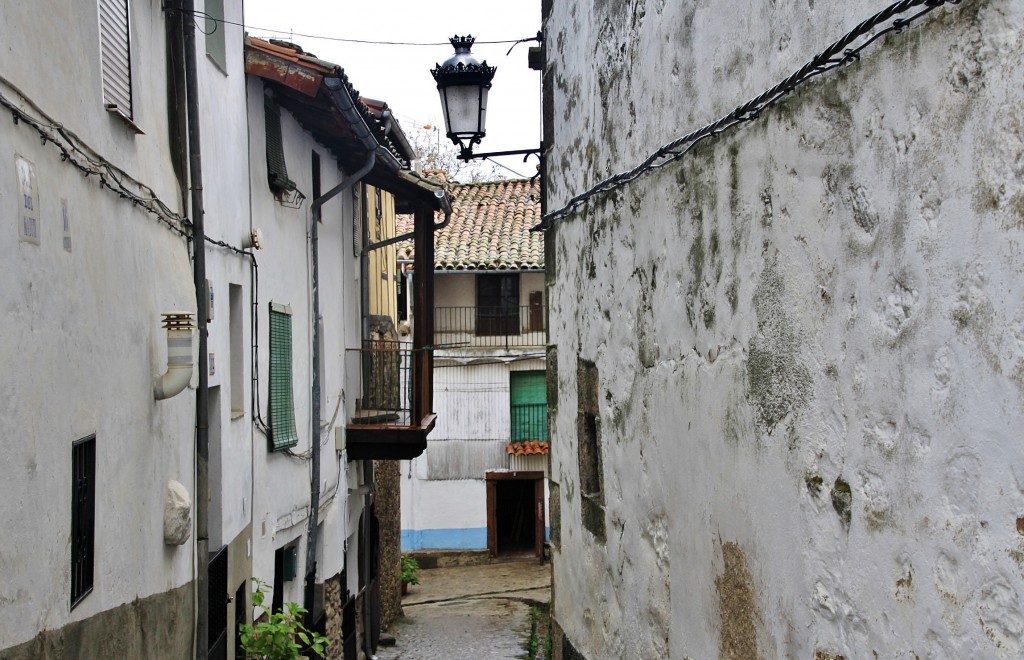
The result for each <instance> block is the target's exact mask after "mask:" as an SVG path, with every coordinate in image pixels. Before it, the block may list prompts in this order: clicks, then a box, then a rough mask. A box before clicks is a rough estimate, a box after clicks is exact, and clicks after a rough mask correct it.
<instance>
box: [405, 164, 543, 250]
mask: <svg viewBox="0 0 1024 660" xmlns="http://www.w3.org/2000/svg"><path fill="white" fill-rule="evenodd" d="M448 192H449V194H450V195H451V196H452V198H453V202H452V218H451V222H450V223H449V224H448V226H447V227H445V228H444V229H441V230H439V231H437V232H435V233H434V262H435V263H434V267H435V268H436V269H437V270H542V269H543V268H544V235H543V233H541V232H531V231H530V227H533V226H535V225H536V224H538V223H539V222H540V182H539V181H536V180H533V181H531V180H529V179H514V180H509V181H488V182H485V183H468V184H452V185H450V186H449V188H448ZM442 219H443V216H440V215H439V216H438V222H440V221H441V220H442ZM398 225H399V226H398V229H399V233H406V232H411V231H412V229H413V220H412V216H399V218H398ZM399 258H400V259H412V258H413V248H412V241H406V242H404V243H402V244H401V245H400V246H399Z"/></svg>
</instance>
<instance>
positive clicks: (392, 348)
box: [348, 341, 429, 427]
mask: <svg viewBox="0 0 1024 660" xmlns="http://www.w3.org/2000/svg"><path fill="white" fill-rule="evenodd" d="M348 354H349V359H350V360H351V359H352V358H353V357H354V358H356V359H357V360H358V362H357V364H351V363H350V366H351V367H355V368H358V371H359V389H358V392H359V394H358V396H357V399H356V413H355V415H354V416H353V418H352V424H353V425H359V426H363V425H365V426H379V427H413V426H417V425H419V424H420V422H421V417H422V415H420V414H419V413H420V409H421V408H423V401H424V397H426V400H427V401H429V393H424V392H422V391H420V390H421V389H422V388H421V387H420V388H418V387H417V385H416V383H417V380H416V375H418V374H420V373H424V370H427V372H429V360H428V359H425V358H429V354H428V352H427V351H425V350H424V349H414V348H413V347H412V344H411V343H406V342H397V341H367V342H364V343H363V348H359V349H349V350H348Z"/></svg>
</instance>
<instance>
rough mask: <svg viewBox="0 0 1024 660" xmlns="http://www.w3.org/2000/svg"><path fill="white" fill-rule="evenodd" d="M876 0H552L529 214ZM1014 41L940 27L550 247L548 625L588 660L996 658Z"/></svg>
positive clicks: (980, 5)
mask: <svg viewBox="0 0 1024 660" xmlns="http://www.w3.org/2000/svg"><path fill="white" fill-rule="evenodd" d="M885 4H886V3H868V6H866V5H865V4H864V3H847V2H839V1H838V0H815V1H814V2H796V1H786V2H783V1H780V2H772V3H755V2H747V3H740V4H735V3H734V4H731V5H728V6H723V5H722V4H721V3H712V2H708V1H703V0H702V1H689V2H683V3H665V2H660V1H656V0H650V1H646V2H645V1H643V0H640V1H636V0H634V1H631V2H628V3H625V5H623V4H621V3H611V2H596V3H591V2H578V1H573V0H556V1H555V2H553V3H552V5H553V7H552V9H551V13H550V15H549V17H548V21H547V23H546V37H547V47H548V51H547V52H548V58H549V63H548V66H549V69H548V72H547V76H548V77H549V83H550V86H549V87H548V90H549V93H552V94H553V96H552V99H551V100H552V102H553V110H554V112H553V118H554V124H553V131H554V138H555V139H554V147H553V153H552V154H551V158H550V159H549V161H548V162H549V167H548V172H549V181H548V182H547V184H548V185H547V194H548V200H549V204H548V208H549V209H552V210H553V209H556V208H558V207H559V205H560V204H561V203H562V202H564V201H565V200H567V199H568V198H569V197H571V196H572V195H575V194H577V193H579V192H582V191H584V190H586V189H587V188H588V187H589V186H590V185H591V184H593V183H594V182H596V181H597V180H598V179H599V178H603V177H605V176H608V175H611V174H613V173H615V172H619V171H622V170H625V169H628V168H630V167H632V166H633V165H635V164H637V163H639V162H640V161H641V160H642V159H643V158H644V157H645V156H646V155H647V154H648V153H650V152H652V151H654V150H655V149H656V148H657V147H658V146H660V145H662V144H664V143H666V142H668V141H669V140H671V139H673V138H675V137H678V136H680V135H683V134H685V133H687V132H689V131H691V130H693V129H695V128H697V127H699V126H701V125H703V124H705V123H707V122H708V121H710V120H712V119H715V118H717V117H719V116H721V115H724V114H726V113H728V112H729V111H730V110H731V109H732V108H734V107H736V106H737V105H739V104H740V103H741V102H742V101H745V100H746V99H748V98H752V97H753V96H756V95H757V94H759V93H760V92H761V91H763V90H765V89H767V88H768V87H770V86H771V85H773V84H774V83H775V82H777V81H778V80H780V79H782V78H783V77H785V76H786V75H788V74H789V73H790V72H792V71H794V70H796V69H797V68H799V67H800V66H801V65H803V63H804V62H805V61H806V60H808V59H809V58H810V57H811V56H812V55H813V54H814V53H816V52H818V51H820V50H821V49H823V48H824V46H826V45H827V44H828V43H830V42H831V41H833V40H835V39H837V38H838V37H839V36H841V34H843V33H844V32H845V31H847V30H849V29H850V28H852V27H853V26H854V25H856V24H857V23H859V22H860V21H861V20H863V19H865V18H867V16H868V15H870V14H871V13H872V11H874V10H877V9H878V8H881V7H882V6H883V5H885ZM1022 27H1024V6H1022V5H1021V4H1020V3H1017V2H1012V1H1009V0H990V1H978V2H965V3H963V4H961V5H960V6H958V7H954V6H952V5H951V6H949V7H947V8H944V9H939V10H937V11H936V12H934V14H933V15H932V16H931V17H930V18H929V19H928V20H926V21H925V22H924V23H923V25H922V26H920V27H915V28H913V29H912V30H909V31H907V32H906V33H904V34H901V35H892V36H890V37H888V38H886V39H883V40H881V41H879V42H877V43H876V44H875V45H874V46H873V47H872V48H870V49H869V50H868V51H866V52H865V53H864V56H863V58H862V60H861V61H860V62H859V63H857V64H856V65H854V66H852V67H850V68H848V69H846V70H844V71H842V72H838V73H831V74H826V75H825V76H823V77H822V78H821V79H820V80H819V81H818V82H816V83H814V84H812V85H809V86H807V87H805V88H803V89H801V90H800V91H798V92H797V93H796V94H795V95H793V96H792V97H790V98H789V99H787V100H786V102H785V103H784V104H783V105H782V106H781V107H779V108H777V109H774V110H771V111H768V112H766V113H765V115H764V116H763V117H762V119H761V120H760V121H759V122H757V123H755V124H752V125H749V126H746V127H744V128H742V129H740V130H738V131H736V132H734V133H730V134H727V135H722V136H720V137H718V138H717V140H716V141H714V142H712V143H710V144H708V145H706V146H702V147H701V148H699V149H697V150H696V151H694V152H693V153H692V154H691V155H690V156H689V157H687V158H686V159H685V160H683V161H682V162H680V163H677V164H675V165H672V166H669V167H667V168H665V169H663V170H660V171H659V172H658V173H655V174H651V175H648V176H645V177H643V178H642V179H640V180H639V181H637V182H635V183H634V184H632V185H630V186H628V187H626V188H624V189H623V190H622V191H621V192H619V193H617V194H613V195H609V196H607V197H605V198H603V199H602V200H600V201H595V202H592V203H591V204H589V205H588V206H587V207H585V208H584V209H583V211H581V212H580V213H577V214H575V215H574V216H572V217H571V218H570V219H568V220H566V221H565V222H562V223H560V224H559V225H558V227H557V229H556V230H554V231H551V232H549V233H548V235H547V241H548V242H549V244H551V248H552V249H551V250H550V251H549V270H550V272H551V274H552V275H553V277H554V284H553V285H552V287H551V288H550V290H549V294H550V299H549V305H550V315H551V325H552V330H551V341H552V343H553V344H555V345H556V346H557V379H558V381H557V382H558V407H557V412H556V413H555V415H554V418H553V420H554V434H553V438H552V447H553V452H554V453H553V458H552V471H553V474H552V480H553V483H554V484H555V485H556V486H557V490H555V492H556V497H558V504H559V505H560V518H559V519H560V523H561V524H560V528H559V529H558V530H557V531H554V530H553V536H555V537H557V538H558V542H557V543H556V550H555V553H554V567H555V570H554V582H555V588H554V593H555V595H556V600H555V603H554V615H555V618H556V619H557V621H558V623H559V624H560V626H561V628H562V629H563V630H564V631H565V634H566V636H567V637H568V639H569V640H570V641H571V643H572V644H573V646H574V647H575V648H576V649H578V650H579V651H580V652H581V653H582V654H583V655H584V656H585V657H588V658H594V659H596V658H609V657H643V658H648V657H670V656H671V657H678V658H686V657H692V658H707V657H764V658H791V657H801V658H810V657H816V653H820V655H819V656H817V657H825V658H832V657H838V656H843V657H847V658H863V657H875V655H877V657H883V658H894V657H922V658H925V657H932V658H951V657H990V658H1016V657H1020V654H1021V653H1022V652H1024V615H1022V614H1021V610H1022V608H1021V604H1022V601H1021V599H1022V598H1024V579H1022V576H1024V569H1022V565H1024V521H1022V518H1021V516H1022V512H1024V489H1022V488H1021V485H1020V484H1021V478H1022V477H1021V475H1022V474H1024V452H1022V450H1021V445H1020V428H1021V426H1022V423H1024V385H1022V383H1024V380H1022V377H1021V374H1022V372H1024V367H1022V365H1024V344H1022V341H1021V338H1022V337H1024V316H1022V313H1021V309H1022V302H1024V300H1022V298H1024V287H1022V285H1021V281H1020V275H1021V263H1022V258H1024V253H1022V239H1024V233H1022V229H1024V214H1022V209H1024V205H1022V200H1024V174H1022V169H1021V159H1022V157H1024V142H1022V137H1021V122H1022V119H1024V106H1022V102H1021V98H1022V97H1021V88H1022V85H1024V66H1022V64H1021V58H1020V53H1021V51H1022V48H1024V32H1022ZM552 258H553V263H552ZM578 359H580V360H589V361H593V362H594V363H595V364H596V367H597V370H598V372H599V377H598V379H597V387H598V394H599V396H598V397H597V399H598V401H599V415H598V424H599V429H600V431H599V433H600V438H601V442H602V445H603V466H604V468H603V480H604V489H603V492H604V498H605V504H606V510H605V514H604V516H605V517H604V519H605V521H606V524H607V541H606V542H605V543H599V542H597V541H596V540H595V538H594V536H593V535H592V534H591V533H590V532H589V531H587V530H586V529H584V527H583V526H582V524H581V508H580V501H581V494H580V487H579V478H578V456H577V413H578V397H577V374H578ZM873 654H875V655H873Z"/></svg>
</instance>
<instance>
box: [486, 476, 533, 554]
mask: <svg viewBox="0 0 1024 660" xmlns="http://www.w3.org/2000/svg"><path fill="white" fill-rule="evenodd" d="M485 479H486V481H487V551H488V552H489V553H490V555H491V556H492V557H497V556H498V515H497V514H498V482H499V481H532V482H534V485H533V505H534V507H535V509H536V511H535V513H534V552H535V554H536V556H537V558H538V559H540V561H542V562H543V561H544V530H545V522H546V520H545V517H544V472H543V471H542V470H517V471H507V472H488V473H486V475H485Z"/></svg>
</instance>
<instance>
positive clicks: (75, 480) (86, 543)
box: [71, 435, 96, 609]
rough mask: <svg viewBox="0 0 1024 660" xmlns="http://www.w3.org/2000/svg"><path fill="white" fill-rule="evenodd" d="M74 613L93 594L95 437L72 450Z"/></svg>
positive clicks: (72, 447) (72, 582)
mask: <svg viewBox="0 0 1024 660" xmlns="http://www.w3.org/2000/svg"><path fill="white" fill-rule="evenodd" d="M71 480H72V481H71V609H75V606H76V605H78V604H79V603H80V602H82V600H83V599H84V598H85V597H86V596H88V595H89V594H90V593H91V592H92V587H93V569H94V560H95V557H94V554H93V551H94V547H95V539H94V536H93V535H94V532H95V523H96V436H95V435H91V436H89V437H87V438H82V439H81V440H77V441H76V442H75V443H74V444H73V445H72V446H71Z"/></svg>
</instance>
